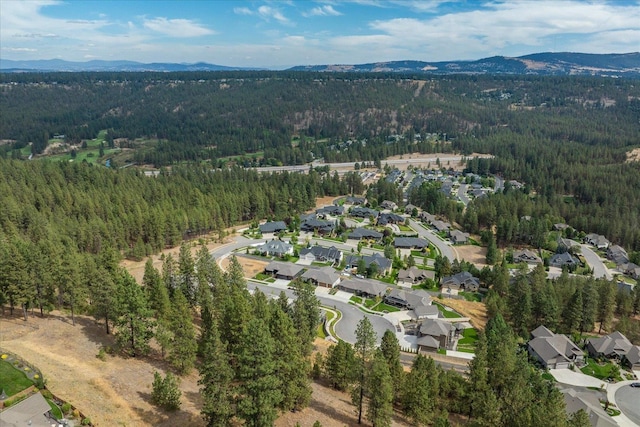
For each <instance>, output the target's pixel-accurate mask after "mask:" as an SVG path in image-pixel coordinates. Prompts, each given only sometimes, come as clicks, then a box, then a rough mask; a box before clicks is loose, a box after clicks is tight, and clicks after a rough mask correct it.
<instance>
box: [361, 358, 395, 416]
mask: <svg viewBox="0 0 640 427" xmlns="http://www.w3.org/2000/svg"><path fill="white" fill-rule="evenodd" d="M367 381H368V382H369V384H368V387H367V388H368V390H369V404H368V405H367V419H368V420H369V421H371V424H372V425H373V426H374V427H390V426H391V416H392V415H393V381H392V378H391V373H390V372H389V365H388V364H387V360H386V358H385V356H384V354H382V351H380V350H377V351H376V352H375V356H374V358H373V363H372V365H371V373H370V374H369V376H368V378H367Z"/></svg>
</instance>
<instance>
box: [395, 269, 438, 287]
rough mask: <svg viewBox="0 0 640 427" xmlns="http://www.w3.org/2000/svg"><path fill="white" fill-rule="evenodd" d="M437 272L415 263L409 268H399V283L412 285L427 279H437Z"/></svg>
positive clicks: (400, 284)
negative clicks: (419, 266)
mask: <svg viewBox="0 0 640 427" xmlns="http://www.w3.org/2000/svg"><path fill="white" fill-rule="evenodd" d="M435 277H436V272H435V271H433V270H423V269H421V268H418V267H416V266H415V265H414V266H412V267H409V268H407V269H404V268H403V269H400V270H398V285H399V286H412V285H417V284H418V283H422V282H423V281H424V280H426V279H431V280H433V279H435Z"/></svg>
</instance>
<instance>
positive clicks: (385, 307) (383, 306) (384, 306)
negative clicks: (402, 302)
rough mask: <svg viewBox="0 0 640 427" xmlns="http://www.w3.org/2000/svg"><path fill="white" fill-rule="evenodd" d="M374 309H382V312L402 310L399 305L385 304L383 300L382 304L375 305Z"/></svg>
mask: <svg viewBox="0 0 640 427" xmlns="http://www.w3.org/2000/svg"><path fill="white" fill-rule="evenodd" d="M373 310H374V311H380V312H383V311H386V312H387V313H393V312H394V311H400V309H399V308H398V307H394V306H392V305H388V304H385V303H383V302H381V303H380V304H378V305H376V306H374V307H373Z"/></svg>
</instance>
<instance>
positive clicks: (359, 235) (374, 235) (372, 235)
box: [347, 227, 382, 240]
mask: <svg viewBox="0 0 640 427" xmlns="http://www.w3.org/2000/svg"><path fill="white" fill-rule="evenodd" d="M347 237H348V238H349V239H376V240H378V239H382V233H378V232H377V231H375V230H370V229H368V228H362V227H359V228H356V229H354V230H353V231H352V232H351V233H349V235H348V236H347Z"/></svg>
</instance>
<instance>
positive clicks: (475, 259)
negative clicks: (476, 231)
mask: <svg viewBox="0 0 640 427" xmlns="http://www.w3.org/2000/svg"><path fill="white" fill-rule="evenodd" d="M453 249H454V250H455V251H456V252H457V253H458V259H463V260H465V261H468V262H470V263H472V264H474V265H475V266H476V267H478V268H479V269H482V267H484V266H485V265H487V264H486V257H487V249H486V248H483V247H481V246H475V245H461V246H453Z"/></svg>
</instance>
